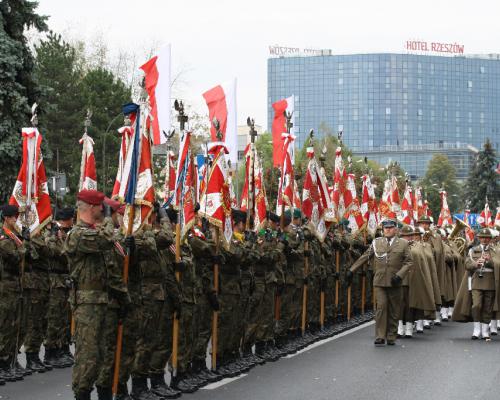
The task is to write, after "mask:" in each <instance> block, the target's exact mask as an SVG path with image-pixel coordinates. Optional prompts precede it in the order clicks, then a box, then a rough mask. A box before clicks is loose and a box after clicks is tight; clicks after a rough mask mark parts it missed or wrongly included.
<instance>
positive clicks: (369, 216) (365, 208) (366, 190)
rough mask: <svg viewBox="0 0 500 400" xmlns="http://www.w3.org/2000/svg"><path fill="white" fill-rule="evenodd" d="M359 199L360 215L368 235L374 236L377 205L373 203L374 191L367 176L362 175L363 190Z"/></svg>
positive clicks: (376, 221) (376, 223)
mask: <svg viewBox="0 0 500 400" xmlns="http://www.w3.org/2000/svg"><path fill="white" fill-rule="evenodd" d="M362 192H363V193H362V198H361V207H360V210H361V214H362V215H363V218H364V220H365V223H366V228H367V231H368V233H369V234H371V235H374V234H375V232H376V230H377V225H378V219H377V203H376V201H375V191H374V190H373V186H372V182H371V179H370V176H369V175H363V190H362Z"/></svg>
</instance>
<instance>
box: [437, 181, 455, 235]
mask: <svg viewBox="0 0 500 400" xmlns="http://www.w3.org/2000/svg"><path fill="white" fill-rule="evenodd" d="M439 195H440V196H441V212H440V213H439V219H438V223H437V224H438V226H440V227H443V228H444V227H445V226H447V225H453V219H452V218H451V213H450V208H449V207H448V195H447V193H446V191H444V190H441V192H439Z"/></svg>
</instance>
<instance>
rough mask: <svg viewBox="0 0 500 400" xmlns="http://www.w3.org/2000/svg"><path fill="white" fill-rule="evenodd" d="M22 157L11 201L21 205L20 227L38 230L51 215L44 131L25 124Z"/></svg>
mask: <svg viewBox="0 0 500 400" xmlns="http://www.w3.org/2000/svg"><path fill="white" fill-rule="evenodd" d="M22 137H23V159H22V164H21V169H20V170H19V174H18V175H17V181H16V184H15V185H14V190H13V191H12V196H11V197H10V200H9V204H12V205H16V206H17V207H19V217H18V218H17V227H18V229H19V231H21V229H22V227H23V226H25V227H28V228H29V230H30V232H31V233H32V234H33V233H36V232H38V231H39V230H40V229H42V228H43V227H44V226H45V225H46V224H48V223H49V222H50V221H51V219H52V209H51V207H50V197H49V188H48V186H47V176H46V175H45V166H44V163H43V157H42V151H41V144H42V135H41V134H40V132H38V129H37V128H23V130H22Z"/></svg>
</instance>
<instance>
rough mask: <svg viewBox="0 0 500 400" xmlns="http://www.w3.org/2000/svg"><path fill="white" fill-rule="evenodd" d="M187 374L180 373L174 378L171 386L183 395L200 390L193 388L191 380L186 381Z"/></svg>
mask: <svg viewBox="0 0 500 400" xmlns="http://www.w3.org/2000/svg"><path fill="white" fill-rule="evenodd" d="M186 378H187V377H186V374H185V373H183V372H178V373H177V375H176V376H172V380H171V381H170V386H171V387H173V388H174V389H176V390H179V391H181V392H182V393H194V392H196V391H197V390H198V389H197V388H196V386H193V385H192V383H191V382H190V381H189V379H186Z"/></svg>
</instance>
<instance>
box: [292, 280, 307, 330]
mask: <svg viewBox="0 0 500 400" xmlns="http://www.w3.org/2000/svg"><path fill="white" fill-rule="evenodd" d="M292 290H293V297H292V320H291V323H290V328H291V329H301V328H302V300H303V297H304V285H299V283H298V282H296V283H295V286H293V289H292Z"/></svg>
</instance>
